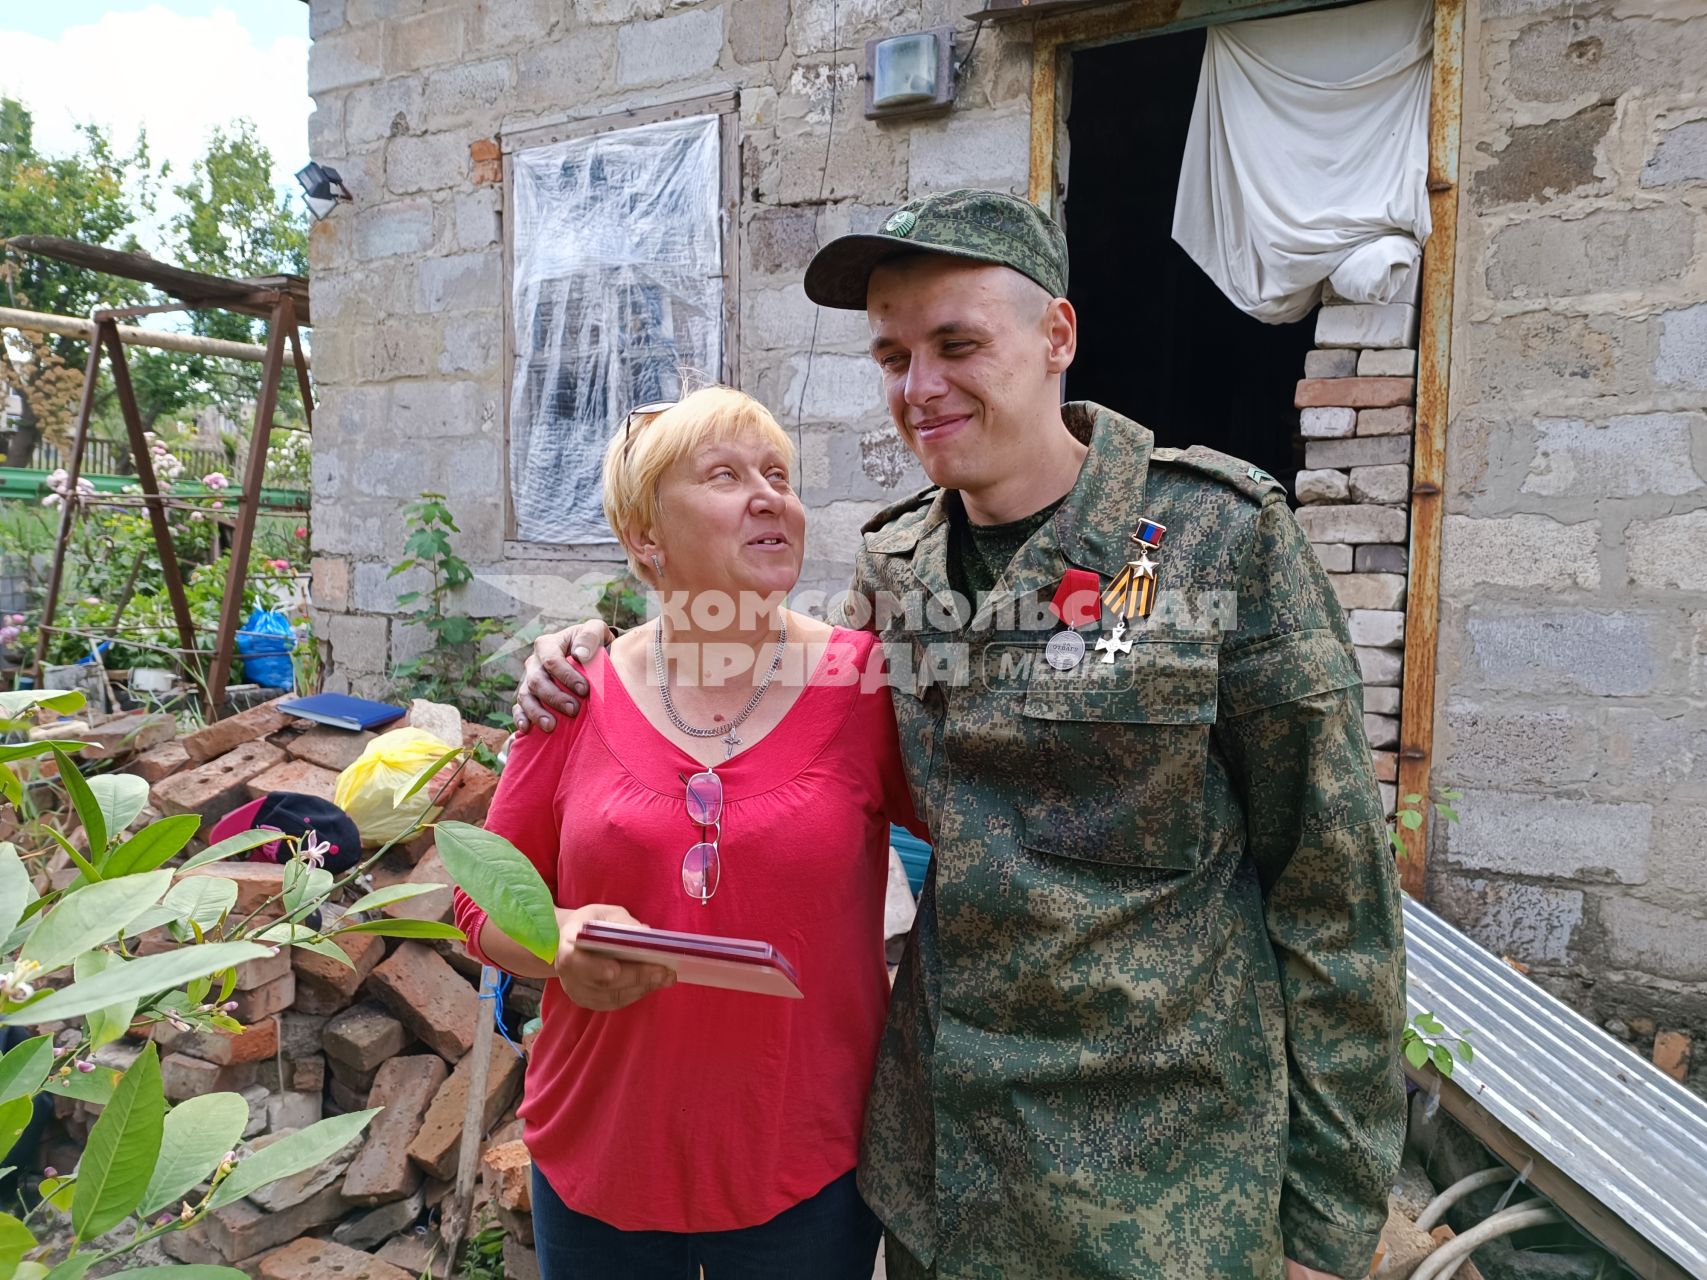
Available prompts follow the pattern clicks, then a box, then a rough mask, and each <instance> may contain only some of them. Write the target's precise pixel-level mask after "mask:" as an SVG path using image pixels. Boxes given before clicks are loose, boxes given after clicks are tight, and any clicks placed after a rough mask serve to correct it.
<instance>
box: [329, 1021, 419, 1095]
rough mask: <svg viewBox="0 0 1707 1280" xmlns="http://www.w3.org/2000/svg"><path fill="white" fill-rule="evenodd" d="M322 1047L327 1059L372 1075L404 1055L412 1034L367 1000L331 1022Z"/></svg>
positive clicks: (364, 1084) (364, 1083) (365, 1083)
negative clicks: (387, 1062) (389, 1059)
mask: <svg viewBox="0 0 1707 1280" xmlns="http://www.w3.org/2000/svg"><path fill="white" fill-rule="evenodd" d="M321 1043H322V1044H324V1045H325V1048H326V1056H327V1057H329V1058H333V1059H335V1060H336V1061H338V1062H341V1063H343V1064H344V1065H345V1066H347V1067H351V1068H353V1069H355V1070H356V1071H363V1072H369V1073H371V1072H373V1071H375V1070H376V1069H377V1068H378V1067H379V1064H380V1063H382V1062H384V1061H385V1060H386V1059H387V1058H394V1057H396V1056H397V1055H398V1054H400V1053H402V1052H403V1049H404V1047H405V1046H406V1045H407V1044H408V1043H409V1033H408V1032H407V1031H405V1030H404V1029H403V1024H402V1023H401V1022H399V1021H397V1019H396V1018H393V1017H392V1016H391V1015H390V1014H389V1013H387V1012H386V1011H385V1010H384V1009H381V1008H380V1007H379V1006H378V1005H377V1004H374V1003H373V1002H372V1001H369V1000H364V1001H363V1002H362V1003H361V1004H358V1005H355V1006H354V1007H352V1008H349V1009H345V1010H344V1011H343V1012H342V1013H340V1014H339V1015H338V1016H337V1017H335V1018H333V1019H332V1020H331V1021H330V1022H328V1023H327V1024H326V1030H325V1032H324V1033H323V1034H322V1036H321ZM344 1078H345V1079H346V1080H347V1079H348V1077H347V1076H346V1077H344ZM368 1083H371V1081H364V1082H363V1086H364V1087H366V1085H367V1084H368Z"/></svg>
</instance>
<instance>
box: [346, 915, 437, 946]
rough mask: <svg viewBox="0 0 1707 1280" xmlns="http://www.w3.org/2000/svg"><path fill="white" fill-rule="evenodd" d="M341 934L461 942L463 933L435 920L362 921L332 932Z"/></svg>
mask: <svg viewBox="0 0 1707 1280" xmlns="http://www.w3.org/2000/svg"><path fill="white" fill-rule="evenodd" d="M343 933H377V934H378V935H379V936H380V937H382V938H448V939H450V940H451V941H452V942H461V941H463V940H464V939H463V932H462V930H461V929H458V928H457V927H456V926H455V925H453V924H442V923H440V922H439V921H437V920H364V921H362V922H361V923H360V924H352V925H346V926H345V927H344V928H342V929H337V930H334V931H333V936H334V937H336V936H337V935H338V934H343Z"/></svg>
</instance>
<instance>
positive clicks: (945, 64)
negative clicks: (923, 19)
mask: <svg viewBox="0 0 1707 1280" xmlns="http://www.w3.org/2000/svg"><path fill="white" fill-rule="evenodd" d="M863 78H864V80H865V116H866V119H868V120H880V119H883V118H884V117H887V116H899V115H918V114H922V113H924V112H928V111H946V110H947V109H948V108H949V107H951V106H953V105H954V28H953V27H931V28H929V29H927V30H925V31H911V32H908V33H907V34H906V35H899V36H880V37H878V38H876V39H873V40H868V41H866V44H865V76H864V77H863Z"/></svg>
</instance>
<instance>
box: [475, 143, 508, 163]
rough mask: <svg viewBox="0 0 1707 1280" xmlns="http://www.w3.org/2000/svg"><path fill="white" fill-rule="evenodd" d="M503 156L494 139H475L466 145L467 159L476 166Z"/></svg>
mask: <svg viewBox="0 0 1707 1280" xmlns="http://www.w3.org/2000/svg"><path fill="white" fill-rule="evenodd" d="M502 154H503V152H502V151H500V150H499V148H498V140H497V139H496V138H476V139H475V140H474V141H473V142H471V143H469V144H468V158H469V159H470V160H472V161H474V163H476V164H481V163H483V162H485V161H488V160H496V159H498V157H499V156H501V155H502Z"/></svg>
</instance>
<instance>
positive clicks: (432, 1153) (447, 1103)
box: [381, 944, 522, 1179]
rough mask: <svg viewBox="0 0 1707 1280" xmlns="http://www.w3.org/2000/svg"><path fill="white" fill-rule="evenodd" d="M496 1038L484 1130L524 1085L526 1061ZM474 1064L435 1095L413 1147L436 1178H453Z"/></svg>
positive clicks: (413, 1155)
mask: <svg viewBox="0 0 1707 1280" xmlns="http://www.w3.org/2000/svg"><path fill="white" fill-rule="evenodd" d="M405 945H408V944H405ZM435 958H436V957H435ZM383 967H384V966H383V965H382V966H381V968H383ZM458 981H461V980H460V979H458ZM492 1038H493V1040H494V1041H495V1042H496V1043H494V1044H493V1046H492V1061H491V1064H490V1066H489V1067H488V1075H487V1079H486V1101H485V1104H484V1105H483V1106H482V1108H481V1126H480V1127H481V1129H482V1131H484V1130H486V1129H489V1128H491V1127H492V1126H493V1125H494V1124H496V1123H497V1121H498V1117H499V1116H501V1115H503V1114H504V1109H505V1108H506V1107H507V1106H509V1105H510V1099H511V1098H512V1097H514V1096H515V1092H516V1090H517V1089H518V1088H519V1087H520V1086H521V1082H522V1060H521V1059H520V1058H518V1057H516V1055H515V1054H514V1053H513V1052H512V1051H511V1050H510V1048H509V1046H508V1045H506V1044H504V1043H503V1042H502V1041H501V1040H500V1039H499V1038H498V1036H496V1035H495V1034H494V1035H493V1036H492ZM471 1062H472V1059H470V1058H468V1057H466V1056H465V1057H464V1058H463V1060H462V1061H461V1062H459V1063H458V1064H457V1068H456V1070H455V1071H453V1072H452V1073H451V1076H450V1079H449V1080H447V1081H446V1082H445V1084H444V1087H443V1088H441V1089H439V1090H438V1092H437V1093H436V1094H435V1095H434V1097H433V1100H432V1103H431V1104H430V1105H429V1106H428V1108H427V1113H426V1116H425V1117H424V1118H423V1119H422V1121H421V1128H420V1131H419V1132H418V1133H417V1134H416V1135H415V1139H414V1141H413V1142H411V1143H410V1144H409V1158H410V1159H411V1160H413V1161H414V1162H415V1163H416V1164H418V1165H419V1166H421V1168H422V1169H424V1170H426V1172H427V1173H428V1174H430V1175H431V1176H432V1177H435V1178H439V1179H445V1178H449V1177H450V1176H451V1174H452V1173H454V1172H455V1170H456V1161H457V1155H458V1153H459V1152H460V1151H461V1148H462V1120H463V1112H464V1110H465V1109H466V1108H467V1105H468V1078H469V1074H470V1064H471Z"/></svg>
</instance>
